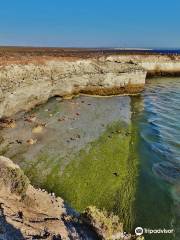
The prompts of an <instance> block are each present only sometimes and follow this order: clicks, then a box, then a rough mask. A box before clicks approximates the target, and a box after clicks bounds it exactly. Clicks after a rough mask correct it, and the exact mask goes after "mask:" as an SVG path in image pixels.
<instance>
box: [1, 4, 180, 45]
mask: <svg viewBox="0 0 180 240" xmlns="http://www.w3.org/2000/svg"><path fill="white" fill-rule="evenodd" d="M0 45H24V46H58V47H150V48H151V47H158V48H159V47H162V48H164V47H168V48H180V1H179V0H27V1H25V0H1V1H0Z"/></svg>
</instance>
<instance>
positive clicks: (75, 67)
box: [0, 53, 180, 240]
mask: <svg viewBox="0 0 180 240" xmlns="http://www.w3.org/2000/svg"><path fill="white" fill-rule="evenodd" d="M20 56H23V53H21V54H20ZM0 62H1V64H0V119H1V125H2V124H10V125H13V122H8V120H7V119H6V118H7V117H10V116H11V115H13V114H15V113H16V112H19V111H28V110H30V109H32V108H33V107H34V106H36V105H38V104H42V103H44V102H46V101H47V100H48V99H49V98H51V97H53V96H60V97H64V98H71V97H72V95H74V94H75V95H77V94H81V93H83V94H84V93H85V94H95V95H117V94H132V93H133V94H134V93H139V92H140V91H142V90H143V88H144V85H145V80H146V76H154V75H169V74H170V75H179V74H180V57H179V56H174V55H172V56H171V55H158V54H157V55H134V54H129V55H128V54H127V55H105V56H98V57H97V56H93V57H91V58H82V57H81V58H80V57H79V56H78V57H75V56H74V55H73V57H69V56H64V57H62V56H54V55H52V56H51V54H50V55H48V56H47V55H46V54H45V55H44V56H37V55H36V54H35V53H34V54H33V56H32V55H28V54H27V56H25V58H24V57H22V58H20V59H19V58H17V56H14V55H13V57H12V58H11V54H10V56H9V55H8V57H7V58H5V57H4V56H3V57H0ZM0 183H1V184H0V238H1V239H3V240H7V239H8V240H11V239H12V240H16V239H17V240H21V239H49V240H50V239H52V240H55V239H98V238H100V239H136V238H135V237H134V236H131V235H128V234H127V235H126V234H124V233H123V227H122V224H121V223H119V222H118V220H117V218H116V217H115V216H114V217H113V216H109V215H107V214H106V213H101V212H100V211H99V210H97V209H96V208H94V207H90V208H88V209H87V210H86V211H85V212H84V213H83V214H82V215H79V214H76V213H72V211H71V209H70V208H68V207H67V206H66V204H65V203H64V201H63V200H62V199H61V198H57V197H55V195H54V194H53V193H51V194H48V193H47V192H46V191H45V190H40V189H39V190H37V189H35V188H34V187H33V186H32V185H31V184H30V183H29V180H28V178H27V177H26V176H25V175H24V173H23V172H22V170H21V169H20V168H19V167H18V166H17V165H15V164H14V163H13V162H12V161H11V160H9V159H7V158H5V157H3V156H1V157H0ZM70 212H71V214H70ZM101 221H103V222H101ZM114 221H115V222H114ZM104 226H105V227H104ZM137 239H138V238H137ZM139 239H141V238H139Z"/></svg>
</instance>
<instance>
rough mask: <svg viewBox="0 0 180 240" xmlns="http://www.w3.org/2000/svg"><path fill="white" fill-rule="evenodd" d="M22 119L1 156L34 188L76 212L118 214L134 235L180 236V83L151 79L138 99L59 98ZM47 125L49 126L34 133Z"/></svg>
mask: <svg viewBox="0 0 180 240" xmlns="http://www.w3.org/2000/svg"><path fill="white" fill-rule="evenodd" d="M32 115H33V117H34V116H35V117H36V121H35V122H33V123H31V122H28V121H26V119H27V118H29V117H30V116H32ZM15 118H16V128H14V129H4V130H2V131H1V135H2V136H3V141H2V142H1V144H0V153H1V154H3V155H5V156H7V157H10V158H11V159H13V161H15V162H16V163H18V164H19V165H20V166H21V167H22V168H23V169H24V171H25V173H26V174H27V175H28V177H29V178H30V180H31V182H32V183H33V184H34V185H35V186H37V187H41V188H45V189H48V191H53V192H55V193H56V195H59V196H61V197H63V198H64V199H65V201H66V202H67V203H68V204H69V205H70V206H71V207H73V208H74V209H76V210H77V211H80V212H81V211H83V210H84V209H85V208H86V207H87V206H89V205H96V206H97V207H98V208H100V209H106V210H107V211H109V212H113V213H114V214H117V215H118V216H119V218H120V220H121V221H123V222H124V229H125V230H126V231H130V232H132V233H133V232H134V229H135V228H136V227H138V226H139V227H142V228H147V229H170V230H171V229H172V230H173V234H145V239H146V240H152V239H153V240H179V239H180V78H152V79H149V80H147V84H146V86H145V91H144V92H143V93H141V94H139V95H137V96H134V97H128V96H122V97H121V96H116V97H110V98H94V97H88V96H80V97H78V98H75V99H72V100H66V101H61V100H59V99H55V98H53V99H51V100H50V101H48V103H46V104H44V105H41V106H38V107H37V108H35V109H34V110H33V111H32V112H29V113H21V114H20V115H17V116H15ZM40 123H46V127H44V128H43V129H42V132H39V133H33V129H34V127H36V125H37V124H40ZM30 138H33V139H35V140H36V141H35V144H34V145H29V144H27V140H28V139H30ZM17 140H20V142H22V144H19V143H17Z"/></svg>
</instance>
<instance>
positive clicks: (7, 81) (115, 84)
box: [0, 59, 146, 118]
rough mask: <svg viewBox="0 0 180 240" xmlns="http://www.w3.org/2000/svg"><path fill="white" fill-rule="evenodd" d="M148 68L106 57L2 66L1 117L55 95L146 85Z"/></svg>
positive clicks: (133, 89) (129, 90) (129, 89)
mask: <svg viewBox="0 0 180 240" xmlns="http://www.w3.org/2000/svg"><path fill="white" fill-rule="evenodd" d="M145 77H146V71H144V70H143V69H142V67H139V66H137V65H136V64H130V63H118V62H115V61H106V60H95V59H94V60H93V59H91V60H77V61H47V62H46V63H44V64H38V65H37V64H33V63H30V64H24V65H23V64H21V65H20V64H19V65H16V64H11V65H7V66H2V67H1V68H0V86H1V88H0V118H1V117H6V116H9V115H12V114H13V113H15V112H17V111H20V110H29V109H30V108H32V107H33V106H35V105H36V104H40V103H43V102H45V101H47V100H48V98H50V97H53V96H56V95H58V96H66V95H71V94H78V93H90V94H99V95H110V94H119V93H135V92H139V91H140V90H142V89H143V86H144V83H145Z"/></svg>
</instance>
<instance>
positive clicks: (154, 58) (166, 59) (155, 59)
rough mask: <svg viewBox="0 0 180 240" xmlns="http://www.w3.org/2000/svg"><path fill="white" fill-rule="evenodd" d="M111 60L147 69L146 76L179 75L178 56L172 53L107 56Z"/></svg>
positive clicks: (179, 58) (179, 60)
mask: <svg viewBox="0 0 180 240" xmlns="http://www.w3.org/2000/svg"><path fill="white" fill-rule="evenodd" d="M106 60H108V61H111V62H114V61H115V62H120V63H123V62H131V63H132V64H137V65H138V66H140V67H142V68H143V69H144V70H145V71H147V75H148V76H155V75H173V76H175V75H178V76H179V75H180V57H179V56H174V55H119V56H109V57H107V58H106Z"/></svg>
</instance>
